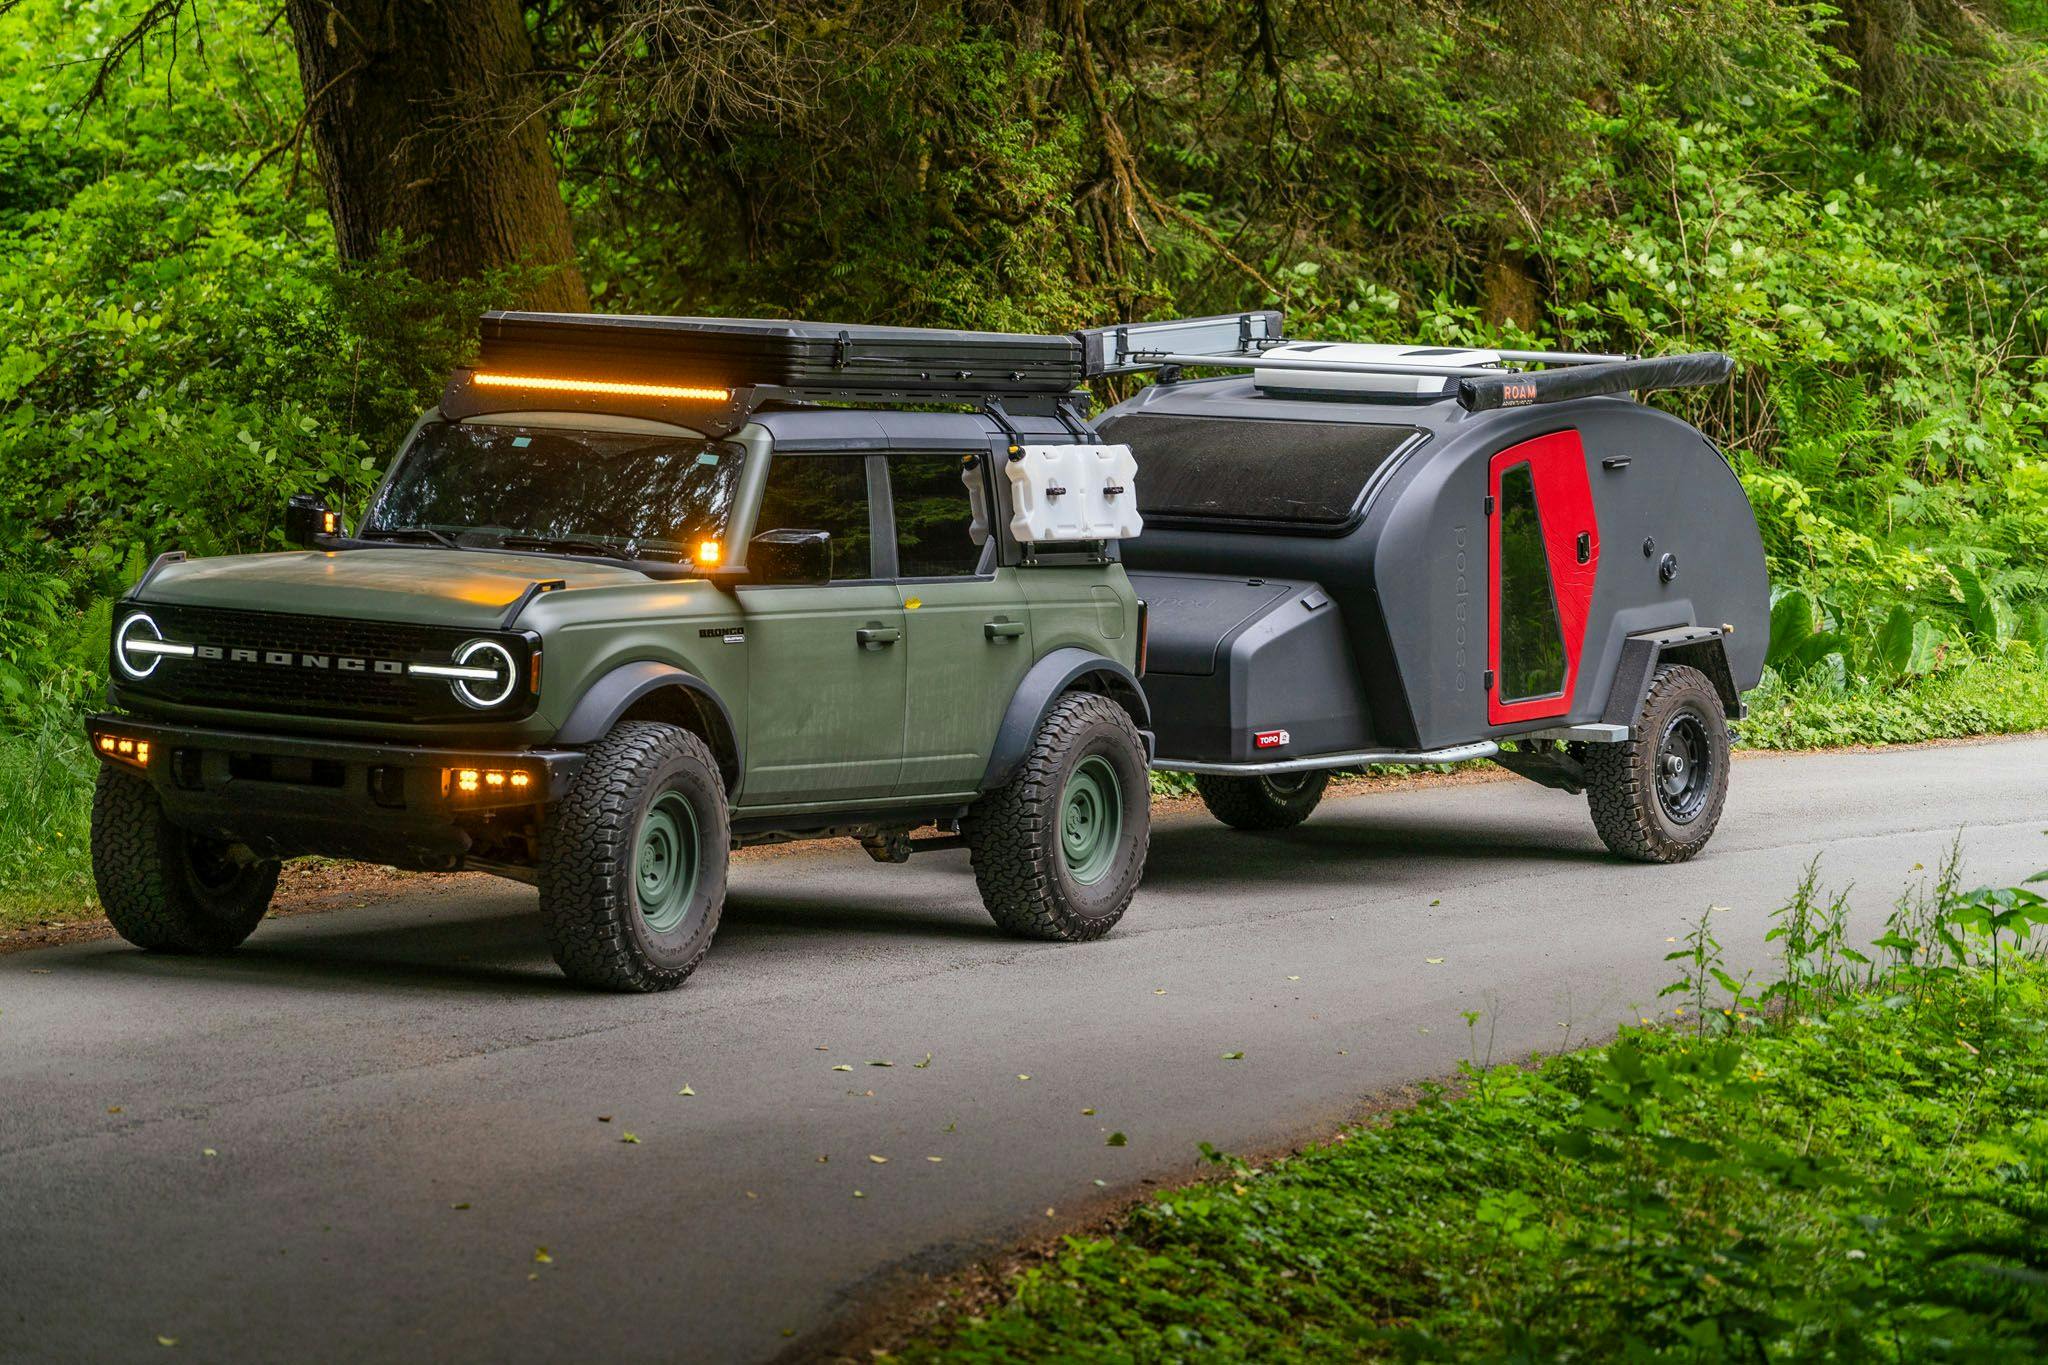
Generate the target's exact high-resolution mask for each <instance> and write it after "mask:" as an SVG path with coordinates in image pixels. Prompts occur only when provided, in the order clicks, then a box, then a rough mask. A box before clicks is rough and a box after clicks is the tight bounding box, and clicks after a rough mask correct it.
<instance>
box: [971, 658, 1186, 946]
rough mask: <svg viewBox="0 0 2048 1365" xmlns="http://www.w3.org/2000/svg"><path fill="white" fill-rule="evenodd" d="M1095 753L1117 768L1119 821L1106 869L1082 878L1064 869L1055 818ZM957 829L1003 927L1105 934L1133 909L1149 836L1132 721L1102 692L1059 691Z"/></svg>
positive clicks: (1029, 934)
mask: <svg viewBox="0 0 2048 1365" xmlns="http://www.w3.org/2000/svg"><path fill="white" fill-rule="evenodd" d="M1093 758H1100V759H1101V760H1103V761H1104V762H1105V763H1107V764H1108V766H1109V767H1110V768H1111V769H1113V770H1114V772H1115V776H1116V783H1117V788H1118V790H1117V793H1116V796H1117V798H1118V801H1117V807H1118V809H1119V811H1120V823H1119V826H1118V831H1117V843H1116V847H1115V851H1114V854H1113V856H1112V857H1111V858H1110V861H1109V863H1108V866H1107V867H1106V869H1105V870H1104V871H1103V873H1102V874H1101V875H1100V876H1098V877H1096V878H1095V879H1094V880H1092V881H1090V882H1085V883H1084V882H1081V881H1077V880H1076V879H1075V877H1074V875H1073V873H1072V871H1071V870H1070V868H1069V866H1068V860H1067V856H1066V852H1065V850H1064V848H1063V846H1062V842H1061V816H1062V813H1063V809H1062V808H1063V805H1064V803H1065V802H1066V799H1067V793H1068V786H1069V783H1070V782H1071V781H1072V780H1073V779H1074V777H1075V774H1076V772H1077V770H1079V769H1081V768H1082V765H1084V764H1087V763H1088V762H1089V760H1090V759H1093ZM1093 771H1095V772H1099V771H1100V769H1099V768H1094V769H1093ZM961 832H962V833H963V834H964V835H965V836H966V840H967V848H968V851H969V854H970V856H971V859H972V862H973V865H974V881H975V885H976V886H978V887H979V888H980V889H981V901H982V904H983V905H985V906H987V907H988V913H989V916H990V918H992V919H994V920H995V922H996V923H997V924H998V925H999V926H1001V927H1002V929H1003V930H1004V931H1005V932H1006V933H1010V934H1015V935H1016V936H1017V937H1019V938H1031V939H1040V940H1045V941H1052V942H1061V943H1085V942H1087V941H1089V940H1090V939H1097V938H1101V937H1102V936H1103V935H1104V934H1106V933H1108V932H1109V931H1110V930H1111V929H1113V928H1115V927H1116V922H1117V921H1118V920H1120V919H1122V918H1123V914H1124V911H1125V910H1127V909H1128V908H1130V904H1131V897H1132V896H1134V895H1136V894H1137V890H1138V883H1139V881H1140V880H1142V879H1143V877H1144V875H1145V854H1146V851H1147V850H1148V849H1149V848H1150V847H1151V843H1152V788H1151V774H1150V771H1149V770H1148V768H1147V766H1146V762H1145V742H1144V740H1143V739H1142V738H1141V737H1140V736H1139V734H1138V729H1137V727H1136V726H1135V725H1133V724H1132V723H1131V718H1130V717H1129V716H1128V715H1126V714H1125V713H1124V709H1123V708H1122V707H1121V706H1118V705H1117V704H1116V703H1115V702H1113V701H1111V700H1110V699H1109V698H1107V697H1102V696H1096V695H1094V694H1091V693H1075V694H1072V695H1070V696H1066V697H1063V698H1061V699H1060V700H1059V701H1058V702H1057V703H1056V704H1055V705H1054V706H1053V708H1052V711H1051V712H1050V713H1049V714H1048V715H1047V716H1046V718H1045V723H1044V725H1042V726H1041V727H1040V728H1039V731H1038V736H1037V738H1036V739H1035V740H1033V741H1032V745H1031V749H1030V752H1028V753H1027V754H1026V755H1025V756H1024V761H1023V762H1022V763H1021V764H1019V765H1018V768H1017V771H1016V773H1015V774H1014V775H1013V776H1012V777H1011V779H1010V780H1009V782H1008V783H1006V784H1005V785H1003V786H1001V787H999V788H997V789H996V790H994V791H992V792H989V793H988V794H986V795H985V796H983V797H982V798H981V800H980V801H978V802H976V803H975V805H974V808H973V809H972V810H971V811H969V812H968V815H967V818H966V819H965V820H963V821H962V822H961Z"/></svg>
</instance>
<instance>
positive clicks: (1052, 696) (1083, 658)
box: [981, 646, 1152, 791]
mask: <svg viewBox="0 0 2048 1365" xmlns="http://www.w3.org/2000/svg"><path fill="white" fill-rule="evenodd" d="M1083 684H1086V685H1085V686H1084V685H1083ZM1069 692H1099V693H1101V694H1102V695H1104V696H1106V697H1108V698H1109V699H1110V700H1111V701H1113V702H1115V703H1116V704H1117V705H1119V706H1121V707H1123V708H1124V710H1125V712H1127V713H1128V714H1129V715H1130V718H1131V723H1132V724H1133V725H1135V726H1137V727H1138V732H1139V733H1140V734H1142V735H1143V736H1144V737H1145V758H1146V761H1147V762H1150V761H1151V758H1152V704H1151V703H1150V702H1148V701H1147V700H1145V689H1144V688H1143V687H1142V686H1140V685H1139V683H1138V677H1137V675H1136V674H1135V673H1133V672H1131V670H1130V669H1128V668H1125V667H1124V666H1123V665H1122V664H1120V663H1118V662H1117V661H1116V660H1114V659H1110V658H1105V657H1103V656H1102V655H1100V654H1091V653H1089V652H1088V651H1087V650H1085V649H1077V648H1074V647H1071V646H1069V647H1067V648H1064V649H1055V650H1053V651H1052V652H1051V653H1050V654H1048V655H1046V656H1045V657H1044V658H1043V659H1040V660H1039V661H1038V662H1037V663H1035V664H1033V665H1031V671H1030V672H1028V673H1026V674H1025V675H1024V681H1022V682H1020V683H1018V684H1017V690H1016V692H1015V693H1014V694H1013V695H1012V696H1011V697H1010V705H1009V708H1008V709H1007V710H1005V711H1004V712H1003V723H1002V725H1001V727H1000V728H999V729H997V731H996V742H995V746H994V748H992V749H991V750H990V751H989V758H988V768H987V770H986V771H984V772H983V773H982V776H981V789H982V790H983V791H993V790H994V789H995V788H997V787H1000V786H1002V785H1003V784H1004V783H1005V782H1008V781H1009V780H1010V777H1011V775H1012V774H1013V773H1015V772H1016V771H1017V765H1018V764H1020V763H1022V762H1023V761H1024V755H1025V754H1027V753H1029V752H1030V751H1031V741H1032V740H1033V739H1035V738H1036V737H1037V735H1038V731H1039V728H1040V727H1041V726H1043V725H1044V724H1045V717H1046V714H1047V713H1048V712H1050V711H1051V710H1052V708H1053V705H1054V704H1055V703H1056V702H1058V701H1059V699H1060V698H1061V697H1063V696H1065V695H1066V694H1067V693H1069Z"/></svg>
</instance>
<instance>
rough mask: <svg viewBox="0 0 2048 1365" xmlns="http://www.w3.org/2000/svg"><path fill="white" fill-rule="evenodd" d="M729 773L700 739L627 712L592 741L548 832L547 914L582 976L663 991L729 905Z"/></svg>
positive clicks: (699, 954) (555, 946) (543, 906)
mask: <svg viewBox="0 0 2048 1365" xmlns="http://www.w3.org/2000/svg"><path fill="white" fill-rule="evenodd" d="M729 842H730V825H729V822H728V817H727V812H726V803H725V782H724V779H723V778H722V777H720V775H719V771H718V763H717V760H715V759H714V758H712V756H711V751H710V749H708V748H706V747H705V744H704V741H703V740H701V739H699V738H698V737H697V736H695V735H693V734H691V733H690V732H689V731H687V730H683V729H679V728H678V727H676V726H673V725H659V724H655V723H652V722H648V721H628V722H626V723H625V724H623V725H621V726H619V727H618V728H617V729H615V730H613V731H612V732H611V733H610V734H609V735H606V736H605V737H604V738H603V739H602V740H599V741H598V742H597V743H596V744H595V745H593V746H591V749H590V756H589V758H588V759H587V760H585V762H584V765H583V769H582V771H581V772H579V773H577V775H576V784H575V786H574V787H573V788H572V789H571V790H570V792H569V795H568V796H567V797H566V798H564V799H563V800H562V802H561V803H560V804H559V805H558V806H556V807H555V809H554V810H552V811H550V812H549V813H548V820H547V826H546V828H545V830H544V831H543V832H542V835H541V859H540V917H541V926H542V928H543V929H544V930H545V931H546V933H547V939H548V947H549V948H550V949H551V950H552V951H553V953H554V958H555V961H556V962H557V963H558V964H559V965H560V966H561V968H562V970H563V971H564V972H565V973H567V974H568V976H569V979H570V980H572V981H575V982H577V983H578V984H579V985H584V986H590V987H594V988H596V989H598V990H609V991H667V990H674V989H675V988H676V987H677V986H680V985H682V984H683V982H684V980H686V979H687V978H688V977H689V975H690V973H691V972H693V971H695V970H696V967H697V964H698V963H699V962H702V961H703V960H704V954H705V953H706V952H708V951H710V948H711V939H712V936H713V935H714V934H716V933H717V932H718V917H719V913H720V912H721V911H722V910H723V909H724V908H725V871H726V851H727V847H728V844H729Z"/></svg>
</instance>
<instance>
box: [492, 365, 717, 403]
mask: <svg viewBox="0 0 2048 1365" xmlns="http://www.w3.org/2000/svg"><path fill="white" fill-rule="evenodd" d="M470 382H471V383H473V384H475V385H476V386H477V387H478V388H480V389H543V390H548V391H551V392H554V393H591V394H602V395H606V396H609V397H615V398H676V399H681V400H683V401H684V402H690V403H723V402H725V401H726V400H727V399H728V398H731V397H732V390H731V389H717V388H709V387H696V386H692V385H687V384H627V383H624V382H622V381H618V380H611V379H557V378H554V377H552V376H549V375H538V374H491V373H486V372H483V371H478V372H477V373H476V374H473V375H471V376H470Z"/></svg>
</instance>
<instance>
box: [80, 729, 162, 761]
mask: <svg viewBox="0 0 2048 1365" xmlns="http://www.w3.org/2000/svg"><path fill="white" fill-rule="evenodd" d="M92 747H93V748H95V749H97V750H98V751H99V752H100V753H102V754H104V755H106V756H107V757H108V758H111V759H115V760H116V761H118V762H121V763H127V764H131V765H133V766H135V767H137V768H147V767H148V766H149V741H148V740H146V739H130V738H129V737H128V736H126V735H114V734H106V733H100V734H96V735H94V736H93V740H92Z"/></svg>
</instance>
